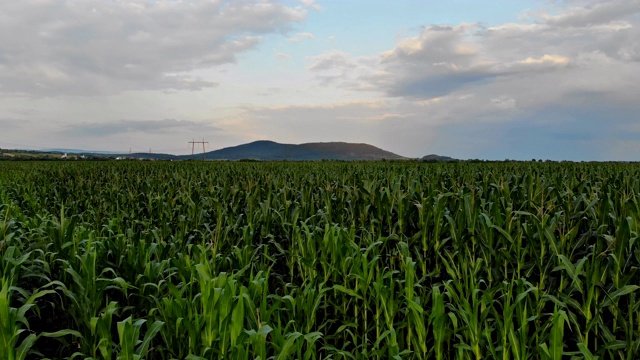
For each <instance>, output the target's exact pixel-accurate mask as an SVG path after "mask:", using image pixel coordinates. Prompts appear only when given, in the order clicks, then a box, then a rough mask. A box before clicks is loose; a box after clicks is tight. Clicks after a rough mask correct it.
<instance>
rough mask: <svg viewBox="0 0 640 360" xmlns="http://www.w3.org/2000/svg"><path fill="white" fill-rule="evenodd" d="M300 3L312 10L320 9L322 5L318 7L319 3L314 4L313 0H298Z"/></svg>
mask: <svg viewBox="0 0 640 360" xmlns="http://www.w3.org/2000/svg"><path fill="white" fill-rule="evenodd" d="M300 2H301V3H303V4H304V5H305V6H307V7H310V8H312V9H314V10H320V9H322V7H320V5H318V4H316V1H315V0H300Z"/></svg>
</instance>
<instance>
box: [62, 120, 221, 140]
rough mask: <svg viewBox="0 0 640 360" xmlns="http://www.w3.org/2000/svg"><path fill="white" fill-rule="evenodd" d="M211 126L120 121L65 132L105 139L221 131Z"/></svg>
mask: <svg viewBox="0 0 640 360" xmlns="http://www.w3.org/2000/svg"><path fill="white" fill-rule="evenodd" d="M219 130H220V129H218V128H217V127H215V126H212V125H210V124H205V123H200V122H195V121H188V120H175V119H165V120H119V121H111V122H102V123H82V124H75V125H69V126H67V127H66V128H64V130H63V132H64V133H67V134H71V135H75V136H93V137H105V136H112V135H121V134H130V133H145V134H167V133H169V132H175V131H191V132H192V133H197V134H201V133H211V132H215V131H219Z"/></svg>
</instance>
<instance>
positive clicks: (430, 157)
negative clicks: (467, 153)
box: [420, 154, 457, 162]
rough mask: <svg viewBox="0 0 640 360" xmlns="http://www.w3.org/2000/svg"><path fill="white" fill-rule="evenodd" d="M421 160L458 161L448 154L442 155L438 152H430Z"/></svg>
mask: <svg viewBox="0 0 640 360" xmlns="http://www.w3.org/2000/svg"><path fill="white" fill-rule="evenodd" d="M420 161H428V162H436V161H457V160H456V159H454V158H450V157H448V156H440V155H436V154H430V155H425V156H423V157H422V158H421V159H420Z"/></svg>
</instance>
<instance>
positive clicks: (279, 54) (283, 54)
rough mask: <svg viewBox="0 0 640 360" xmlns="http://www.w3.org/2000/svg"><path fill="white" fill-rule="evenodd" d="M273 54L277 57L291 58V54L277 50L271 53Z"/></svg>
mask: <svg viewBox="0 0 640 360" xmlns="http://www.w3.org/2000/svg"><path fill="white" fill-rule="evenodd" d="M273 56H275V57H276V58H278V59H291V55H289V54H287V53H283V52H277V53H275V54H273Z"/></svg>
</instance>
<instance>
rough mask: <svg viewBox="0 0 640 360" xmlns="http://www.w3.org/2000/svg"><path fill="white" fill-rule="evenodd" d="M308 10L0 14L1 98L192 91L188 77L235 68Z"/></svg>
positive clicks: (138, 7)
mask: <svg viewBox="0 0 640 360" xmlns="http://www.w3.org/2000/svg"><path fill="white" fill-rule="evenodd" d="M305 13H306V10H304V9H297V8H289V7H286V6H284V5H281V4H279V3H278V2H275V1H274V2H271V1H260V2H254V1H249V0H239V1H204V0H196V1H189V2H177V1H168V0H160V1H152V2H150V1H143V0H136V1H102V0H87V1H81V2H79V1H37V0H25V1H19V2H11V3H7V4H5V5H3V11H2V15H0V19H1V20H0V84H2V86H1V87H0V94H5V95H6V94H9V95H22V96H29V97H39V96H57V95H102V94H114V93H119V92H122V91H128V90H165V89H174V90H198V89H202V88H205V87H211V86H215V85H216V82H215V80H212V79H207V78H202V77H198V76H194V75H190V74H189V73H190V72H192V71H194V70H199V69H206V68H210V67H213V66H217V65H220V64H226V63H233V62H235V61H236V57H237V55H238V54H239V53H241V52H243V51H246V50H248V49H251V48H254V47H256V46H257V45H258V44H259V43H260V41H261V38H262V37H263V36H265V35H268V34H272V33H283V32H285V31H287V30H288V29H290V28H291V25H292V24H293V23H295V22H298V21H301V20H302V19H303V18H304V16H305Z"/></svg>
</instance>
